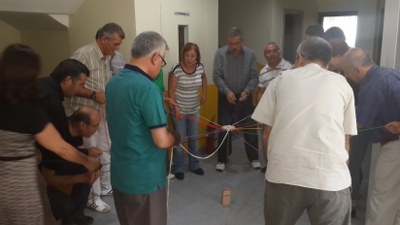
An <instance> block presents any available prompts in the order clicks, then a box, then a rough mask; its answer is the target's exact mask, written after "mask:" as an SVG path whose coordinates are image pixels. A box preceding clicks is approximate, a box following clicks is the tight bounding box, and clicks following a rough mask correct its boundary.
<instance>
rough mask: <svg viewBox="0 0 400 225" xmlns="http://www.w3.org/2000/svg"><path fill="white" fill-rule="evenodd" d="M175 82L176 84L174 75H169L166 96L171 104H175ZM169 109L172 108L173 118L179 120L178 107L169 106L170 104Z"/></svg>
mask: <svg viewBox="0 0 400 225" xmlns="http://www.w3.org/2000/svg"><path fill="white" fill-rule="evenodd" d="M177 82H178V80H177V79H176V76H175V74H174V73H169V76H168V96H169V98H170V99H171V101H172V102H175V103H176V95H175V91H176V84H177ZM169 107H171V108H174V111H175V117H176V118H177V119H180V118H181V114H180V112H179V107H178V105H176V104H175V105H171V104H170V106H169Z"/></svg>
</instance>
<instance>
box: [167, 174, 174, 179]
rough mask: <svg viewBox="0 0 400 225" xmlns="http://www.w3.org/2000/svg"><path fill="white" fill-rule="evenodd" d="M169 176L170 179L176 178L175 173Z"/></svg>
mask: <svg viewBox="0 0 400 225" xmlns="http://www.w3.org/2000/svg"><path fill="white" fill-rule="evenodd" d="M167 178H168V179H170V180H172V179H174V178H175V174H173V173H170V174H168V175H167Z"/></svg>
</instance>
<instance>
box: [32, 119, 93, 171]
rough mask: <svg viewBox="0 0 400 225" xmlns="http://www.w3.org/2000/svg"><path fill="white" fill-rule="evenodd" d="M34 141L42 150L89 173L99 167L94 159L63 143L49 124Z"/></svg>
mask: <svg viewBox="0 0 400 225" xmlns="http://www.w3.org/2000/svg"><path fill="white" fill-rule="evenodd" d="M35 139H36V141H37V142H39V144H40V145H42V146H43V147H44V148H46V149H48V150H50V151H52V152H54V153H55V154H57V155H59V156H60V157H61V158H63V159H65V160H67V161H70V162H74V163H78V164H81V165H83V166H85V167H86V168H87V169H88V170H89V171H94V170H97V169H99V168H100V166H101V164H100V163H99V162H98V161H97V160H96V159H94V158H92V157H88V156H86V155H84V154H83V153H81V152H79V151H78V150H76V149H75V148H74V147H72V145H70V144H68V143H67V142H65V141H64V140H63V139H62V138H61V135H60V134H59V133H58V131H57V130H56V129H55V128H54V126H53V124H51V123H48V124H47V125H46V126H45V128H44V129H43V130H42V131H41V132H40V133H38V134H36V135H35Z"/></svg>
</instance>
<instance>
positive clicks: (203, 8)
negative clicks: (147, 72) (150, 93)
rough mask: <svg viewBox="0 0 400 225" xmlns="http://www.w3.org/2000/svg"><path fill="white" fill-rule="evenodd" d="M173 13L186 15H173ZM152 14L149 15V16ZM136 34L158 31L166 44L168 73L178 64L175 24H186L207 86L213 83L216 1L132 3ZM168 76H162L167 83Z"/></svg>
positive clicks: (137, 0)
mask: <svg viewBox="0 0 400 225" xmlns="http://www.w3.org/2000/svg"><path fill="white" fill-rule="evenodd" d="M175 12H184V13H188V14H189V16H182V15H175ZM150 14H151V16H149V15H150ZM135 15H136V33H140V32H143V31H149V30H152V31H156V32H159V33H160V34H161V35H162V36H163V37H164V38H165V39H166V41H167V43H168V46H169V49H170V50H169V53H168V54H167V56H166V61H167V64H168V65H167V67H166V68H164V74H168V72H169V70H170V69H171V67H172V66H173V65H174V64H175V63H177V62H178V61H179V59H178V57H179V50H178V25H188V27H189V29H188V41H190V42H194V43H196V44H198V45H199V47H200V52H201V58H202V63H203V64H204V66H205V69H206V74H207V76H208V81H209V83H212V79H211V77H212V67H213V59H214V53H215V51H216V50H217V40H218V22H217V21H218V1H215V0H135ZM167 78H168V76H164V84H165V85H166V84H167Z"/></svg>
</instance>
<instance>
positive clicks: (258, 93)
mask: <svg viewBox="0 0 400 225" xmlns="http://www.w3.org/2000/svg"><path fill="white" fill-rule="evenodd" d="M264 92H265V88H262V87H258V91H257V96H256V102H257V104H258V103H259V102H260V99H261V97H262V96H263V94H264Z"/></svg>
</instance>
